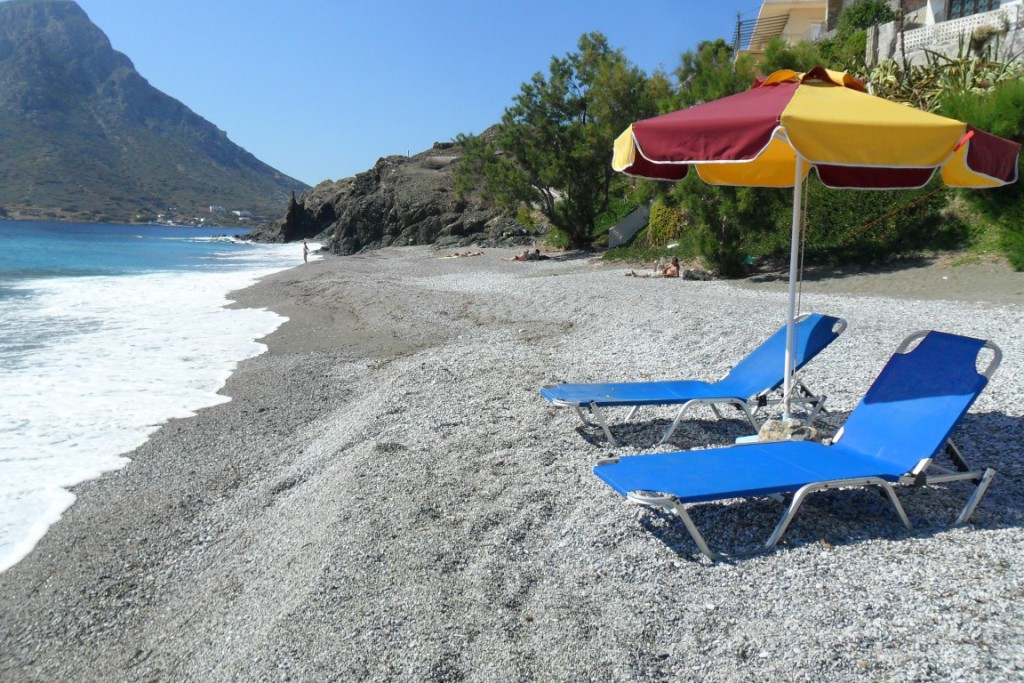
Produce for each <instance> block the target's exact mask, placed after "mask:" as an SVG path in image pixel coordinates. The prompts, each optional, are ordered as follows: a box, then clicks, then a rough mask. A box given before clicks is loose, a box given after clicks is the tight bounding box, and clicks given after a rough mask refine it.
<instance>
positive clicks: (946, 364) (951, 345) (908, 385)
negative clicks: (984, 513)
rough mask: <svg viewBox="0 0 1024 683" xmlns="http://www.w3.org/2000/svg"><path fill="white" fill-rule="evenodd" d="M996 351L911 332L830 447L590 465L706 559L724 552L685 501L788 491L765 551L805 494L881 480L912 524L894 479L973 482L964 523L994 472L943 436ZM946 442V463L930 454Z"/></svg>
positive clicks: (764, 448) (766, 448)
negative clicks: (684, 532) (670, 521)
mask: <svg viewBox="0 0 1024 683" xmlns="http://www.w3.org/2000/svg"><path fill="white" fill-rule="evenodd" d="M915 344H916V346H915ZM911 347H912V348H911ZM983 348H987V349H989V350H990V351H991V353H992V358H991V359H990V360H989V362H988V365H987V367H986V369H985V370H984V371H983V372H979V371H978V369H977V365H978V362H979V354H980V353H981V352H982V349H983ZM908 349H911V350H909V351H908ZM1001 358H1002V353H1001V352H1000V351H999V349H998V347H996V346H995V345H994V344H992V343H991V342H986V341H983V340H979V339H974V338H971V337H962V336H958V335H953V334H947V333H943V332H918V333H915V334H913V335H911V336H910V337H908V338H907V339H906V340H904V342H903V343H902V344H901V345H900V347H899V348H898V349H897V351H896V353H895V354H894V355H893V356H892V358H890V359H889V362H888V363H887V364H886V365H885V367H884V368H883V369H882V372H881V373H880V374H879V375H878V378H877V379H876V380H875V381H874V383H873V384H872V385H871V388H870V389H869V390H868V392H867V394H865V396H864V398H863V399H861V401H860V403H859V404H858V405H857V407H856V408H854V410H853V412H851V413H850V416H849V417H848V418H847V420H846V423H845V424H844V425H843V428H842V429H841V430H840V431H839V433H838V434H837V435H836V438H835V439H834V440H833V442H832V443H831V444H829V445H825V444H820V443H814V442H806V441H780V442H771V443H757V444H749V445H739V446H731V447H727V448H715V449H710V450H700V451H689V452H676V453H656V454H651V455H637V456H629V457H623V458H617V459H609V460H605V461H602V462H600V463H599V464H598V465H597V466H596V467H595V468H594V472H595V474H597V476H599V477H600V478H601V479H602V480H604V481H605V482H606V483H607V484H608V485H609V486H611V487H612V488H613V489H615V490H616V491H617V492H619V493H620V494H622V495H623V496H626V497H627V498H629V499H630V500H631V501H633V502H637V503H642V504H646V505H650V506H653V507H658V508H663V509H666V510H670V511H671V512H674V513H675V514H677V515H679V517H680V518H681V519H682V521H683V523H684V525H685V526H686V528H687V529H688V530H689V531H690V534H691V536H693V538H694V541H695V542H696V543H697V545H698V547H699V548H700V549H701V551H702V552H703V553H704V554H705V555H707V556H708V557H709V558H711V559H712V560H715V559H719V558H720V557H723V555H721V554H719V553H716V552H713V551H712V550H710V548H709V547H708V545H707V543H706V542H705V541H704V539H703V537H702V536H701V534H700V532H699V531H698V530H697V528H696V526H695V525H694V524H693V521H692V519H691V518H690V516H689V514H688V513H687V512H686V509H685V506H686V505H687V504H692V503H704V502H709V501H716V500H725V499H731V498H748V497H754V496H767V495H774V494H794V495H793V500H792V502H791V503H790V505H789V507H788V508H787V510H786V512H785V513H784V514H783V517H782V519H781V520H780V521H779V524H778V525H777V526H776V528H775V530H774V531H773V533H772V535H771V536H770V537H769V538H768V540H767V541H766V542H765V544H764V546H763V547H762V548H761V549H760V550H767V549H769V548H771V547H772V546H774V545H775V544H776V543H777V542H778V540H779V538H781V537H782V534H783V533H784V532H785V530H786V528H787V527H788V525H789V523H790V521H791V520H792V518H793V516H794V515H795V514H796V512H797V510H798V509H799V507H800V504H801V503H802V501H803V500H804V498H805V497H806V496H807V495H808V494H809V493H813V492H814V491H820V490H824V489H830V488H839V487H848V486H878V487H881V488H882V489H883V491H884V492H885V493H886V495H887V496H888V497H889V500H890V501H891V502H892V504H893V507H894V508H895V509H896V512H897V514H898V515H899V517H900V519H901V520H902V521H903V523H904V524H905V525H906V526H907V527H908V528H910V521H909V520H908V518H907V516H906V513H905V512H904V511H903V507H902V506H901V505H900V503H899V499H898V498H897V497H896V493H895V489H894V487H893V485H894V484H895V485H901V484H902V485H921V484H931V483H945V482H950V481H960V480H964V481H972V482H974V483H975V484H976V486H975V489H974V491H973V493H972V494H971V497H970V499H969V500H968V501H967V504H966V505H965V507H964V509H963V510H962V511H961V513H960V516H959V517H958V518H957V523H961V522H965V521H967V520H968V519H969V518H970V516H971V514H972V513H973V511H974V509H975V507H977V505H978V503H979V502H980V500H981V498H982V496H984V493H985V490H986V489H987V488H988V485H989V483H990V482H991V480H992V477H993V476H994V475H995V472H994V470H991V469H986V470H984V471H972V470H971V469H970V467H969V466H968V465H967V463H966V461H965V460H964V458H963V455H962V454H961V453H960V451H959V450H957V448H956V446H954V445H953V443H952V441H951V440H950V436H951V434H952V432H953V430H954V429H955V428H956V426H957V425H958V424H959V423H960V421H961V419H962V418H963V416H964V415H965V414H966V413H967V411H968V410H969V409H970V407H971V405H972V404H973V403H974V401H975V399H977V397H978V395H979V394H980V393H981V391H982V390H983V389H984V388H985V386H986V385H987V384H988V380H989V378H990V377H991V376H992V373H993V372H995V370H996V368H997V367H998V366H999V363H1000V360H1001ZM944 445H946V446H947V447H948V452H949V455H950V457H951V459H952V461H953V466H954V469H949V468H944V467H940V466H938V465H937V464H935V463H934V461H933V460H934V457H935V456H936V455H937V454H938V453H939V452H940V450H942V448H943V446H944Z"/></svg>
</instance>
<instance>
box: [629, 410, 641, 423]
mask: <svg viewBox="0 0 1024 683" xmlns="http://www.w3.org/2000/svg"><path fill="white" fill-rule="evenodd" d="M638 412H640V406H633V407H632V408H630V409H629V413H628V414H627V415H626V422H629V421H630V420H632V419H633V417H634V416H635V415H636V414H637V413H638Z"/></svg>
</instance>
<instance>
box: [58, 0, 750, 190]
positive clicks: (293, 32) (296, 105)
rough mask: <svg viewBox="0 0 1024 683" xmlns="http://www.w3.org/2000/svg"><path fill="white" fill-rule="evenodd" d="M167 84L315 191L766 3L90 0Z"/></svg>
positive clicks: (725, 32) (153, 77) (661, 56)
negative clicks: (531, 88) (595, 42)
mask: <svg viewBox="0 0 1024 683" xmlns="http://www.w3.org/2000/svg"><path fill="white" fill-rule="evenodd" d="M78 4H79V6H80V7H81V8H82V9H83V10H85V12H86V14H88V15H89V18H90V19H92V21H93V23H95V24H96V25H97V26H99V28H100V29H101V30H102V31H103V32H104V33H106V34H107V37H108V38H110V42H111V43H112V45H113V46H114V49H115V50H118V51H120V52H123V53H124V54H126V55H127V56H128V57H129V58H130V59H131V60H132V62H134V64H135V68H136V69H138V71H139V73H141V74H142V76H143V77H144V78H146V79H147V80H148V81H149V82H150V83H151V84H152V85H154V86H155V87H156V88H158V89H160V90H162V91H163V92H165V93H167V94H168V95H170V96H172V97H174V98H176V99H178V100H180V101H181V102H183V103H184V104H185V105H186V106H188V107H190V108H191V109H192V110H193V111H195V112H196V113H197V114H199V115H200V116H202V117H204V118H205V119H207V120H209V121H210V122H211V123H213V124H214V125H216V126H217V127H219V128H220V129H222V130H224V131H226V132H227V134H228V137H229V138H230V139H231V140H232V141H234V142H235V143H237V144H239V145H241V146H242V147H244V148H245V149H247V150H248V151H250V152H252V153H253V154H254V155H256V157H258V158H259V159H261V160H262V161H264V162H266V163H268V164H270V165H271V166H273V167H274V168H276V169H278V170H279V171H282V172H283V173H286V174H288V175H290V176H292V177H294V178H297V179H299V180H302V181H304V182H306V183H309V184H310V185H315V184H316V183H318V182H320V181H321V180H325V179H332V180H337V179H339V178H343V177H346V176H351V175H354V174H356V173H360V172H362V171H365V170H367V169H369V168H371V167H372V166H373V164H374V163H376V161H377V159H378V158H379V157H382V156H386V155H389V154H406V153H409V152H411V153H414V154H415V153H417V152H421V151H423V150H425V149H428V148H429V147H430V146H431V145H432V144H433V143H434V142H435V141H445V140H451V139H452V138H453V137H455V135H457V134H459V133H480V132H482V131H483V130H484V129H485V128H487V127H488V126H490V125H492V124H494V123H497V122H498V121H499V120H500V118H501V115H502V112H503V111H504V110H505V107H507V106H508V105H509V104H510V103H511V101H512V98H513V97H514V96H515V95H516V93H517V92H518V91H519V86H520V84H521V83H523V82H525V81H528V80H529V79H530V77H531V76H532V75H533V74H534V73H536V72H537V71H541V72H544V73H547V68H548V63H549V62H550V59H551V57H552V56H553V55H558V56H563V55H565V54H566V53H568V52H572V51H575V49H576V42H577V40H578V39H579V37H580V35H582V34H583V33H588V32H591V31H599V32H601V33H603V34H604V35H606V36H607V37H608V40H609V42H610V44H611V45H612V47H614V48H621V49H622V50H623V51H624V52H625V54H626V56H627V57H628V58H629V59H630V60H631V61H632V62H633V63H635V64H637V65H638V66H640V67H641V68H642V69H644V70H645V71H647V72H648V73H650V72H652V71H653V70H654V69H655V68H657V67H659V66H663V67H665V68H666V70H669V71H671V70H672V69H674V68H675V67H676V66H677V65H678V63H679V56H680V54H682V53H683V52H685V51H686V50H690V49H692V48H694V47H695V46H696V45H697V43H698V42H700V41H701V40H705V39H714V38H718V37H722V38H726V39H731V37H732V32H733V30H734V27H735V22H736V13H737V12H740V13H741V14H742V15H743V18H744V19H750V18H754V17H756V15H757V11H758V8H759V7H760V4H761V3H760V2H759V1H757V0H722V1H719V2H705V1H701V0H627V1H625V2H624V1H622V0H619V1H613V0H562V1H560V0H547V1H546V2H545V1H542V0H525V1H517V0H473V1H470V0H78Z"/></svg>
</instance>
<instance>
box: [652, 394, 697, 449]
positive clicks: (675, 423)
mask: <svg viewBox="0 0 1024 683" xmlns="http://www.w3.org/2000/svg"><path fill="white" fill-rule="evenodd" d="M693 404H694V401H687V402H686V403H684V404H683V407H682V408H680V409H679V412H678V413H676V419H674V420H672V424H671V425H669V428H668V429H666V430H665V433H664V434H663V435H662V437H661V441H659V442H658V445H659V446H660V445H661V444H663V443H665V442H666V441H668V440H669V438H670V437H671V436H672V434H674V433H675V431H676V427H678V426H679V422H680V421H681V420H682V419H683V413H685V412H686V411H687V410H688V409H689V407H690V406H691V405H693Z"/></svg>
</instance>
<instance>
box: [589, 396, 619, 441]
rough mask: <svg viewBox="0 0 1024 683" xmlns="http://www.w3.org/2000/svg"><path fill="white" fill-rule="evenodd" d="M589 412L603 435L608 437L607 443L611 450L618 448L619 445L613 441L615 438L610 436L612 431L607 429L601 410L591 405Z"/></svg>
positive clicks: (606, 421)
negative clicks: (602, 431)
mask: <svg viewBox="0 0 1024 683" xmlns="http://www.w3.org/2000/svg"><path fill="white" fill-rule="evenodd" d="M590 412H591V413H592V414H593V415H594V417H595V418H596V419H597V424H599V425H600V426H601V429H603V430H604V435H605V436H606V437H608V443H610V444H611V445H612V447H613V448H618V447H619V443H618V441H616V440H615V437H614V436H612V430H611V429H609V428H608V420H607V419H605V416H604V411H603V410H601V408H600V407H599V406H598V405H597V404H596V403H591V404H590Z"/></svg>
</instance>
